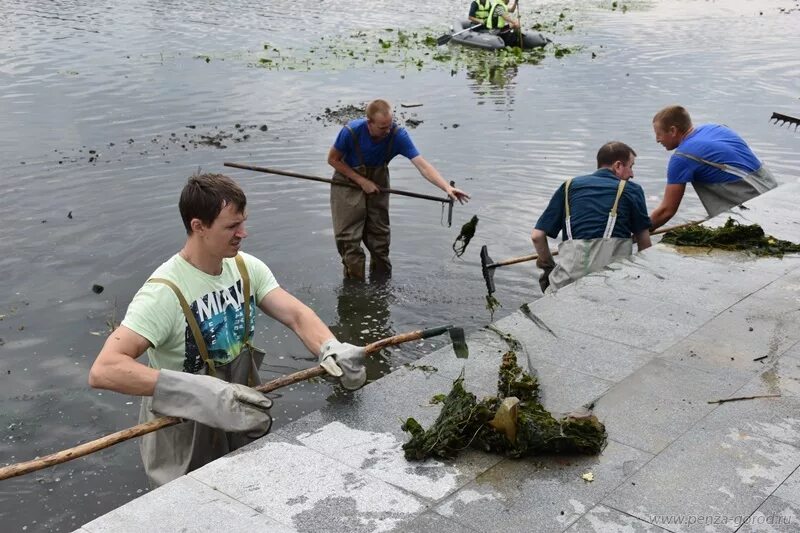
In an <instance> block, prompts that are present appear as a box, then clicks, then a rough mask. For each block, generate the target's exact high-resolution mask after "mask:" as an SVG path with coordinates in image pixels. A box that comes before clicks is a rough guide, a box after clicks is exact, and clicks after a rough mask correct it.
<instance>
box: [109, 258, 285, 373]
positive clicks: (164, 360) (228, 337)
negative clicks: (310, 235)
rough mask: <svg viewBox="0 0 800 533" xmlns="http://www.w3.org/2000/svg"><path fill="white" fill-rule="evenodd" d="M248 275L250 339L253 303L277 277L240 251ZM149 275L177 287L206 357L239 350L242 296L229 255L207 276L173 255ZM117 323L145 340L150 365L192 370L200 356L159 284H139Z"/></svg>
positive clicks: (228, 357) (174, 302)
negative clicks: (215, 272) (218, 269)
mask: <svg viewBox="0 0 800 533" xmlns="http://www.w3.org/2000/svg"><path fill="white" fill-rule="evenodd" d="M240 255H241V256H242V257H243V258H244V260H245V265H246V266H247V272H248V275H249V276H250V293H251V294H250V295H249V298H248V303H249V305H250V335H249V336H248V337H249V338H250V339H252V338H253V335H254V333H255V316H256V308H257V305H256V303H257V302H260V301H261V299H262V298H264V296H266V295H267V294H268V293H269V292H270V291H272V290H273V289H276V288H278V282H277V281H276V280H275V276H273V275H272V272H271V271H270V269H269V268H268V267H267V265H265V264H264V263H263V262H262V261H261V260H259V259H257V258H255V257H253V256H251V255H249V254H246V253H240ZM150 277H151V278H166V279H168V280H169V281H171V282H173V283H174V284H175V285H177V286H178V288H179V289H180V291H181V293H183V297H184V298H185V299H186V301H187V302H188V304H189V307H190V308H191V311H192V314H194V317H195V319H196V320H197V323H198V324H199V325H200V331H201V333H202V335H203V339H204V340H205V343H206V346H207V349H208V356H209V358H211V359H212V360H213V361H214V364H215V365H224V364H226V363H229V362H230V361H232V360H233V359H235V358H236V356H237V355H239V352H240V351H241V349H242V348H243V340H244V307H243V305H242V304H243V302H244V296H243V295H242V277H241V275H240V274H239V270H238V269H237V268H236V260H235V258H227V259H223V261H222V273H221V274H220V275H219V276H212V275H210V274H206V273H205V272H203V271H201V270H198V269H197V268H195V267H194V266H192V265H191V264H190V263H189V262H187V261H186V260H185V259H183V258H182V257H181V256H180V255H178V254H175V255H174V256H172V257H171V258H169V259H168V260H167V261H166V262H165V263H163V264H162V265H161V266H160V267H158V268H157V269H156V271H155V272H153V275H152V276H150ZM122 325H123V326H125V327H126V328H129V329H131V330H133V331H135V332H136V333H138V334H139V335H141V336H143V337H144V338H146V339H147V340H148V341H150V344H151V345H152V346H153V347H152V348H150V349H148V350H147V355H148V357H149V359H150V366H151V367H153V368H156V369H162V368H165V369H169V370H178V371H184V372H191V373H193V374H194V373H197V372H199V371H200V370H201V369H202V368H203V366H204V363H203V359H202V357H201V356H200V351H199V349H198V348H197V343H196V342H195V339H194V336H193V335H192V330H191V329H190V328H189V325H188V324H187V322H186V317H185V316H184V314H183V310H182V309H181V305H180V303H179V302H178V298H177V296H175V293H174V292H173V291H172V289H171V288H170V287H168V286H167V285H164V284H162V283H153V282H149V283H145V284H144V285H143V286H142V288H141V289H139V292H137V293H136V295H135V296H134V297H133V300H132V301H131V303H130V305H129V306H128V311H127V313H126V314H125V319H124V320H123V321H122Z"/></svg>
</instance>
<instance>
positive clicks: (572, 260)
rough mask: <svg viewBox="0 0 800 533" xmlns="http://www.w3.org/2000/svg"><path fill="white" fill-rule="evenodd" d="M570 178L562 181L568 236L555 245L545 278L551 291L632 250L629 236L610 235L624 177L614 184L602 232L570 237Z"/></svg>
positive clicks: (626, 255) (624, 181)
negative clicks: (555, 254)
mask: <svg viewBox="0 0 800 533" xmlns="http://www.w3.org/2000/svg"><path fill="white" fill-rule="evenodd" d="M570 183H572V180H569V181H567V183H566V185H564V207H565V210H566V218H565V219H564V227H565V229H566V233H567V240H565V241H563V242H562V243H561V244H559V245H558V263H556V266H555V268H554V269H553V271H552V272H550V276H549V277H548V279H549V280H550V287H548V289H547V292H554V291H556V290H558V289H560V288H561V287H564V286H565V285H569V284H570V283H572V282H574V281H576V280H578V279H580V278H582V277H583V276H585V275H586V274H589V273H591V272H597V271H598V270H602V269H603V268H604V267H605V266H606V265H609V264H611V263H613V262H614V261H616V260H618V259H622V258H624V257H628V256H629V255H631V254H632V253H633V243H632V242H631V239H630V237H628V238H626V239H623V238H620V237H612V236H611V235H613V234H614V226H616V224H617V206H618V205H619V199H620V198H621V197H622V191H624V190H625V185H626V184H627V183H628V182H627V181H626V180H619V185H618V186H617V196H616V197H615V198H614V205H612V206H611V211H610V212H609V213H608V219H607V220H606V228H605V231H603V236H602V237H601V238H599V239H573V238H572V225H571V224H570V216H571V214H570V209H569V186H570Z"/></svg>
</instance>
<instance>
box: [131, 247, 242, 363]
mask: <svg viewBox="0 0 800 533" xmlns="http://www.w3.org/2000/svg"><path fill="white" fill-rule="evenodd" d="M236 268H238V269H239V274H240V275H241V276H242V294H243V296H244V304H243V305H244V338H243V339H242V340H243V343H244V344H245V345H247V346H249V345H250V339H249V338H248V336H249V335H250V276H249V275H248V273H247V267H246V266H245V264H244V258H243V257H242V256H241V255H240V254H236ZM147 282H148V283H161V284H163V285H166V286H167V287H169V288H170V289H172V292H174V293H175V296H176V297H177V298H178V302H180V304H181V309H182V310H183V316H184V317H186V323H187V324H189V329H191V330H192V336H193V337H194V342H195V344H197V349H198V350H199V351H200V357H201V358H202V359H203V362H204V363H205V364H206V366H207V367H208V375H209V376H216V373H217V372H216V370H215V368H214V360H213V359H211V358H210V357H209V356H208V347H207V346H206V341H205V340H204V339H203V334H202V333H200V325H199V324H198V323H197V319H196V318H195V317H194V314H193V313H192V309H191V308H190V307H189V303H188V302H187V301H186V298H184V296H183V293H182V292H181V290H180V289H179V288H178V286H177V285H175V284H174V283H172V282H171V281H170V280H168V279H165V278H150V279H149V280H147Z"/></svg>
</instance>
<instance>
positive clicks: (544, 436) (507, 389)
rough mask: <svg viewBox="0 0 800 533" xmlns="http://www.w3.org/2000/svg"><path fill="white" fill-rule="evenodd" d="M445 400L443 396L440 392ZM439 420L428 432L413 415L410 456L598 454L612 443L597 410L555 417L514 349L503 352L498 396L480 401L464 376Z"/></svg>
mask: <svg viewBox="0 0 800 533" xmlns="http://www.w3.org/2000/svg"><path fill="white" fill-rule="evenodd" d="M436 399H437V401H438V400H441V396H438V397H437V398H436ZM442 404H443V405H442V411H441V413H440V414H439V417H438V418H437V419H436V422H434V423H433V425H432V426H431V427H430V428H428V429H427V430H425V429H424V428H423V427H422V426H421V425H420V424H419V422H417V421H416V420H414V419H413V418H409V419H408V420H406V422H405V423H404V424H403V426H402V427H403V430H404V431H406V432H408V433H410V434H411V439H410V440H409V441H408V442H406V443H405V444H403V450H404V452H405V457H406V459H408V460H423V459H426V458H428V457H443V458H454V457H456V456H457V455H458V453H459V452H460V451H462V450H464V449H466V448H475V449H479V450H484V451H487V452H492V453H499V454H503V455H505V456H507V457H526V456H530V455H538V454H545V453H570V454H575V453H581V454H598V453H600V451H602V449H603V447H604V446H605V444H606V437H607V435H606V429H605V426H603V424H602V423H600V421H598V420H597V417H595V416H594V415H592V414H588V413H587V415H586V416H565V417H563V418H561V419H556V418H554V417H553V416H552V415H551V414H550V413H549V412H548V411H547V410H546V409H545V408H544V407H543V406H542V404H541V402H540V400H539V382H538V380H537V379H536V378H535V377H533V376H531V375H530V374H528V373H527V372H525V371H523V370H522V369H521V368H520V367H519V366H518V365H517V356H516V353H515V352H514V351H513V350H510V351H508V352H506V353H505V355H503V361H502V363H501V365H500V372H499V377H498V386H497V396H493V397H488V398H485V399H483V400H481V401H480V402H478V401H477V400H476V398H475V395H474V394H472V393H470V392H467V391H466V390H465V389H464V375H463V373H462V375H461V376H459V377H458V379H456V380H455V381H454V382H453V388H452V390H451V391H450V393H449V394H448V395H447V396H446V397H445V398H444V400H443V401H442Z"/></svg>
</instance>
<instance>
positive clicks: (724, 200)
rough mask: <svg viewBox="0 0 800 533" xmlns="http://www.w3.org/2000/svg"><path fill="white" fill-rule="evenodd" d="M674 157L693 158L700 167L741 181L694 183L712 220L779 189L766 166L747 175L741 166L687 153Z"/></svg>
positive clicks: (677, 153)
mask: <svg viewBox="0 0 800 533" xmlns="http://www.w3.org/2000/svg"><path fill="white" fill-rule="evenodd" d="M675 155H677V156H678V157H685V158H686V159H691V160H692V161H696V162H698V163H700V164H701V165H708V166H710V167H714V168H717V169H719V170H721V171H723V172H727V173H728V174H732V175H734V176H736V177H738V178H741V181H729V182H727V183H699V182H696V181H693V182H692V186H693V187H694V190H695V192H696V193H697V196H699V197H700V201H701V202H703V207H705V208H706V211H707V212H708V216H711V217H713V216H716V215H718V214H720V213H722V212H723V211H727V210H728V209H730V208H731V207H733V206H736V205H739V204H742V203H744V202H746V201H747V200H750V199H751V198H755V197H756V196H758V195H759V194H763V193H765V192H767V191H769V190H770V189H774V188H775V187H777V186H778V182H776V181H775V178H774V177H773V176H772V173H771V172H770V171H769V170H768V169H767V167H765V166H763V165H762V166H761V168H759V169H758V170H756V171H754V172H747V171H746V170H742V169H741V168H738V167H734V166H731V165H726V164H724V163H714V162H713V161H709V160H707V159H703V158H701V157H697V156H695V155H692V154H687V153H684V152H675Z"/></svg>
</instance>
